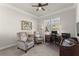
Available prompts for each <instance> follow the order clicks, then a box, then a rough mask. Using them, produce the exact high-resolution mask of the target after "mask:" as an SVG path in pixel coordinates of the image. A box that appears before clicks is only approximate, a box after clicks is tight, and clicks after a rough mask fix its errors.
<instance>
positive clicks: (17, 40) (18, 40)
mask: <svg viewBox="0 0 79 59" xmlns="http://www.w3.org/2000/svg"><path fill="white" fill-rule="evenodd" d="M17 41H19V42H23V43H26V42H24V41H22V40H17Z"/></svg>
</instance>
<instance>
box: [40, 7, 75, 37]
mask: <svg viewBox="0 0 79 59" xmlns="http://www.w3.org/2000/svg"><path fill="white" fill-rule="evenodd" d="M55 17H60V20H61V21H60V22H61V27H62V29H61V32H66V33H71V36H75V30H76V29H75V26H76V24H75V22H76V9H75V8H74V9H69V10H67V11H64V12H60V13H56V14H53V15H49V16H46V17H43V18H42V22H41V24H42V25H44V24H43V20H47V19H51V18H55Z"/></svg>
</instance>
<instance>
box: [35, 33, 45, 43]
mask: <svg viewBox="0 0 79 59" xmlns="http://www.w3.org/2000/svg"><path fill="white" fill-rule="evenodd" d="M34 41H35V43H43V41H44V38H43V36H41V34H40V33H39V32H35V33H34Z"/></svg>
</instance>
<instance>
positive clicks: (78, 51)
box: [60, 44, 79, 56]
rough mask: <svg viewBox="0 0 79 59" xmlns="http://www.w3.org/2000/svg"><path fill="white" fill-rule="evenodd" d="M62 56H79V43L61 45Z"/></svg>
mask: <svg viewBox="0 0 79 59" xmlns="http://www.w3.org/2000/svg"><path fill="white" fill-rule="evenodd" d="M60 56H79V44H76V45H74V46H71V47H65V46H60Z"/></svg>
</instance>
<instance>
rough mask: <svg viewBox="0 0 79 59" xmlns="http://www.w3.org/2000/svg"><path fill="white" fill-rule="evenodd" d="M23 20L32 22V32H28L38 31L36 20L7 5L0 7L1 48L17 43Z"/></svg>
mask: <svg viewBox="0 0 79 59" xmlns="http://www.w3.org/2000/svg"><path fill="white" fill-rule="evenodd" d="M21 20H27V21H31V22H32V30H31V31H29V30H28V31H27V32H33V31H35V30H36V29H37V21H36V19H35V18H33V17H30V16H28V15H25V14H22V13H20V12H18V11H15V10H13V9H11V8H8V7H6V6H5V5H0V48H2V47H5V46H7V45H10V44H15V43H16V40H17V37H16V36H17V35H16V33H17V32H19V31H22V30H21V26H20V25H21V22H20V21H21Z"/></svg>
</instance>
